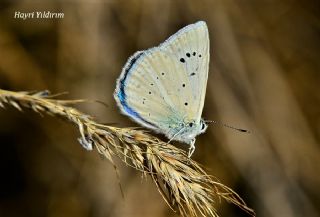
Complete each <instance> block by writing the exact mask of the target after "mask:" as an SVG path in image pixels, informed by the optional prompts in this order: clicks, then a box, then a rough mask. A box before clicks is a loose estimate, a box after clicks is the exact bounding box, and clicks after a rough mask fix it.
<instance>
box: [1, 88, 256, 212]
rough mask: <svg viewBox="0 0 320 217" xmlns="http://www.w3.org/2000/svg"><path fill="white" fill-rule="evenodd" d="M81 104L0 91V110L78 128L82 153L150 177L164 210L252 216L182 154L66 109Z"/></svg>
mask: <svg viewBox="0 0 320 217" xmlns="http://www.w3.org/2000/svg"><path fill="white" fill-rule="evenodd" d="M82 101H83V100H57V99H52V96H50V95H49V92H48V91H42V92H36V93H30V92H12V91H6V90H1V89H0V106H1V107H3V108H4V105H5V104H9V105H12V106H13V107H15V108H17V109H18V110H19V111H22V108H30V109H32V110H33V111H35V112H37V113H40V114H50V115H52V116H54V117H62V118H64V119H65V120H68V121H69V122H71V123H73V124H75V126H77V127H78V129H79V132H80V136H81V137H80V138H79V142H80V143H81V144H82V145H83V146H84V147H85V148H87V149H89V150H90V149H92V147H95V148H96V150H97V151H98V152H99V153H100V154H101V155H103V156H104V157H106V158H107V159H108V160H110V162H111V163H112V164H113V165H114V163H113V158H112V157H113V156H117V157H119V158H120V159H121V160H122V161H123V162H124V163H125V164H126V165H128V166H131V167H133V168H135V169H137V170H139V171H140V172H142V173H143V174H144V175H145V176H146V175H150V176H151V177H152V179H153V181H154V183H155V184H156V186H157V188H158V190H159V192H160V193H161V195H162V196H163V198H164V199H165V201H166V202H167V204H168V205H169V206H170V207H171V208H172V209H173V210H176V209H177V210H178V211H179V212H180V214H181V215H183V216H199V215H202V216H214V217H215V216H218V214H217V213H216V210H215V209H214V206H213V205H214V203H215V201H216V200H219V199H220V198H223V199H225V200H226V201H228V202H231V203H234V204H235V205H237V206H239V207H240V208H241V209H243V210H244V211H246V212H248V213H249V214H250V215H252V216H255V213H254V211H253V210H252V209H250V208H249V207H247V205H246V204H245V202H244V201H243V200H242V199H241V198H240V197H239V195H237V194H236V193H235V192H234V191H233V190H232V189H230V188H228V187H227V186H225V185H223V184H221V183H220V182H218V181H217V180H216V179H215V178H213V177H212V176H209V175H208V174H207V173H206V172H205V171H204V170H203V169H202V168H201V167H200V166H199V165H198V164H197V163H196V162H195V161H193V160H192V159H189V158H188V157H187V155H186V153H185V151H183V150H180V149H178V148H176V147H175V146H173V145H170V144H168V143H166V142H163V141H161V140H159V139H158V138H157V137H154V136H152V135H150V134H148V133H147V132H146V131H143V130H138V129H135V128H118V127H113V126H108V125H103V124H99V123H97V122H95V121H94V119H93V118H92V117H91V116H89V115H86V114H84V113H81V112H80V111H78V110H77V109H75V108H73V107H70V105H72V104H75V103H78V102H82Z"/></svg>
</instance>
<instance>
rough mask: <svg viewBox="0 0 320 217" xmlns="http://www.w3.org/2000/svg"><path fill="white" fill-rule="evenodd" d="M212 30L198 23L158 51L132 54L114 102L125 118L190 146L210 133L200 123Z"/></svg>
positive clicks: (205, 126) (118, 83) (204, 125)
mask: <svg viewBox="0 0 320 217" xmlns="http://www.w3.org/2000/svg"><path fill="white" fill-rule="evenodd" d="M209 59H210V52H209V33H208V27H207V24H206V23H205V22H204V21H198V22H196V23H194V24H190V25H188V26H186V27H184V28H182V29H180V30H179V31H178V32H176V33H175V34H173V35H172V36H170V37H169V38H168V39H167V40H165V41H164V42H163V43H161V44H160V45H159V46H157V47H153V48H150V49H147V50H143V51H137V52H136V53H135V54H133V55H132V56H131V57H130V58H129V59H128V61H127V63H126V64H125V66H124V67H123V69H122V72H121V75H120V77H119V78H118V80H117V86H116V90H115V93H114V98H115V100H116V102H117V104H118V106H119V107H120V109H121V111H122V113H123V114H125V115H127V116H129V117H130V118H131V119H133V120H134V121H136V122H138V123H139V124H141V125H143V126H145V127H147V128H149V129H152V130H154V131H155V132H157V133H161V134H164V135H165V136H166V137H167V138H168V139H169V140H170V141H172V140H176V141H180V142H183V143H187V144H189V145H190V148H189V157H190V156H191V155H192V153H193V152H194V150H195V145H194V144H195V141H196V139H195V137H196V136H197V135H199V134H201V133H204V132H205V131H206V129H207V124H206V122H205V121H204V120H203V119H202V118H201V114H202V110H203V106H204V100H205V93H206V86H207V80H208V70H209ZM170 141H169V142H170Z"/></svg>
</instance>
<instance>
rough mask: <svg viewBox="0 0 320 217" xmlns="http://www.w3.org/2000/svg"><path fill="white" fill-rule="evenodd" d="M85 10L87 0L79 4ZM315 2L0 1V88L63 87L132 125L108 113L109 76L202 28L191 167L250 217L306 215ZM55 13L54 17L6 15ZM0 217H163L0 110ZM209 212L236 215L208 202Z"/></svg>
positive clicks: (144, 196)
mask: <svg viewBox="0 0 320 217" xmlns="http://www.w3.org/2000/svg"><path fill="white" fill-rule="evenodd" d="M89 2H91V3H89ZM319 9H320V3H319V1H316V0H314V1H311V0H309V1H298V0H296V1H294V0H283V1H276V0H268V1H267V0H261V1H254V0H248V1H244V0H204V1H184V0H172V1H170V0H157V1H151V0H149V1H148V0H134V1H127V0H119V1H117V0H105V1H102V0H95V1H85V0H83V1H77V2H75V1H40V0H39V1H36V0H32V1H18V0H17V1H9V2H4V1H2V2H1V3H0V88H2V89H8V90H15V91H21V90H44V89H49V90H51V92H53V93H56V92H63V91H68V92H69V93H70V94H69V95H68V96H66V97H64V98H70V99H71V98H88V99H97V100H100V101H104V102H106V103H107V104H108V105H109V106H108V107H107V108H106V107H105V106H102V105H100V104H97V103H88V104H84V105H81V106H78V108H80V109H81V110H82V111H85V112H87V113H89V114H92V115H94V116H96V117H97V119H98V120H99V121H101V122H109V123H117V125H119V126H137V124H136V123H133V122H131V121H130V120H129V119H128V118H127V117H125V116H122V115H121V114H120V113H119V109H118V108H117V106H116V103H115V101H114V99H113V96H112V95H113V91H114V88H115V81H116V78H117V77H118V76H119V74H120V72H121V69H122V66H123V65H124V64H125V62H126V60H127V58H128V57H129V56H130V55H131V54H133V53H134V52H135V51H137V50H142V49H147V48H149V47H152V46H156V45H158V44H159V43H160V42H162V41H163V40H164V39H166V38H167V37H168V36H170V35H171V34H173V33H175V32H176V31H177V30H178V29H180V28H181V27H183V26H185V25H187V24H190V23H193V22H196V21H198V20H205V21H206V22H207V24H208V27H209V33H210V40H211V62H210V73H209V80H208V89H207V96H206V103H205V108H204V112H203V117H204V118H205V119H210V120H220V121H223V122H225V123H228V124H231V125H234V126H238V127H243V128H246V129H250V130H252V131H253V133H252V134H249V135H248V134H241V133H238V132H236V131H233V130H230V129H226V128H221V127H218V126H210V127H209V129H208V131H207V133H206V134H204V135H201V136H199V138H198V140H197V143H196V147H197V148H196V152H195V154H194V156H193V158H194V159H195V160H197V161H198V162H200V163H201V164H203V165H204V166H205V167H206V168H207V170H208V171H209V173H210V174H212V175H215V176H216V177H218V178H219V179H220V180H221V181H222V183H224V184H226V185H228V186H230V187H231V188H233V189H234V190H235V191H236V192H238V193H239V194H240V195H241V196H242V197H243V198H244V199H245V201H246V202H247V203H248V205H249V206H251V207H253V208H254V209H255V210H256V212H257V216H268V217H276V216H277V217H289V216H294V217H295V216H308V217H313V216H319V213H320V201H319V200H320V189H319V188H320V187H319V184H320V175H319V171H320V150H319V148H320V147H319V140H320V107H319V105H320V103H319V102H320V94H319V85H320V75H319V69H320V62H319V57H320V55H319V54H320V44H319V33H320V28H319V27H320V19H319V17H320V15H319V13H320V11H319ZM48 10H49V11H51V12H63V13H64V18H63V19H27V20H22V19H14V13H15V12H16V11H20V12H32V11H48ZM0 120H1V122H0V141H1V142H0V143H1V146H0V147H1V150H0V168H1V179H0V216H10V217H11V216H12V217H15V216H32V217H34V216H68V217H72V216H76V217H87V216H88V217H89V216H90V217H91V216H92V217H106V216H114V217H125V216H128V217H131V216H132V217H136V216H137V217H138V216H139V217H140V216H141V217H145V216H155V217H162V216H177V215H176V214H174V213H173V212H172V211H171V210H170V209H169V208H168V207H167V205H166V204H165V202H164V201H163V200H162V198H161V196H160V194H159V193H158V192H157V189H156V187H155V186H154V184H153V183H152V181H151V180H150V179H147V180H145V179H141V174H139V173H138V172H136V171H135V170H133V169H131V168H127V167H125V166H123V164H122V163H121V162H117V165H118V167H119V170H120V181H121V184H122V186H123V189H124V194H125V199H123V198H122V197H121V193H120V190H119V186H118V181H117V178H116V174H115V172H114V169H113V167H112V165H111V164H110V163H109V162H108V161H106V160H103V159H101V158H100V157H99V156H98V154H97V153H96V152H94V151H93V152H87V151H86V150H84V149H83V148H82V147H81V146H80V145H79V144H78V143H77V140H76V138H77V136H78V134H77V130H76V129H75V128H74V127H73V126H72V125H70V124H68V123H65V122H63V121H62V120H57V119H56V118H52V117H48V116H46V117H44V118H42V117H40V116H39V115H38V114H34V113H33V112H30V111H25V112H24V113H20V112H18V111H16V110H15V109H13V108H7V109H6V110H0ZM216 206H217V208H218V210H219V213H220V214H221V216H247V215H246V214H245V213H244V212H242V211H241V210H239V209H238V208H236V207H235V206H232V205H229V204H226V203H225V202H223V203H221V204H219V203H217V205H216Z"/></svg>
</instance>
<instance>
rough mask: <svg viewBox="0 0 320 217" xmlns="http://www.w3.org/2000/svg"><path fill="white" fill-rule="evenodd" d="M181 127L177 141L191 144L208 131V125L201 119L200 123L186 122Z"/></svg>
mask: <svg viewBox="0 0 320 217" xmlns="http://www.w3.org/2000/svg"><path fill="white" fill-rule="evenodd" d="M181 127H182V128H181V129H180V130H179V131H180V132H179V133H177V135H176V137H175V140H178V141H181V142H185V143H188V144H191V143H192V141H193V140H194V139H195V137H196V136H197V135H199V134H202V133H204V132H205V131H206V129H207V127H208V125H207V124H206V123H205V121H204V120H202V119H201V120H200V121H199V122H198V123H197V122H196V121H186V122H184V123H182V124H181Z"/></svg>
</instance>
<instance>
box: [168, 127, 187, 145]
mask: <svg viewBox="0 0 320 217" xmlns="http://www.w3.org/2000/svg"><path fill="white" fill-rule="evenodd" d="M183 129H184V128H182V129H180V130H179V131H178V132H177V133H176V134H174V135H173V136H172V137H171V139H170V140H169V141H168V143H170V142H171V141H172V140H174V138H175V137H176V136H177V135H179V134H180V133H181V132H182V130H183Z"/></svg>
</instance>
